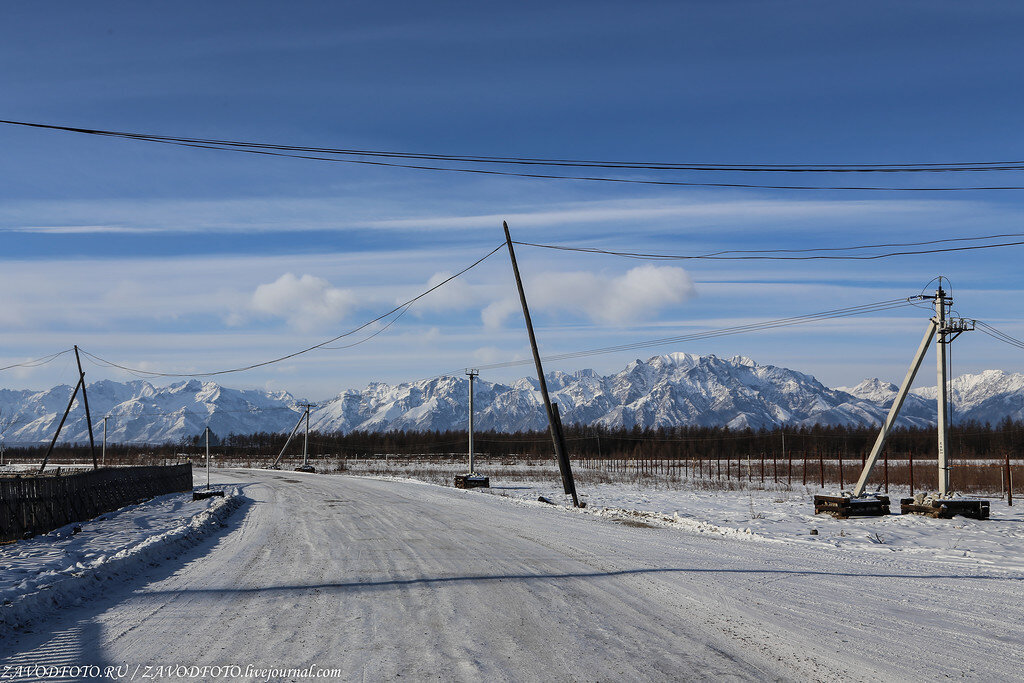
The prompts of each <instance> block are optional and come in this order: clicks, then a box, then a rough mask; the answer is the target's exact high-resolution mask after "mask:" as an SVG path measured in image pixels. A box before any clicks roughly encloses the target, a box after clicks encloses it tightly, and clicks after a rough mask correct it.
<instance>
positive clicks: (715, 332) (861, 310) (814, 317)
mask: <svg viewBox="0 0 1024 683" xmlns="http://www.w3.org/2000/svg"><path fill="white" fill-rule="evenodd" d="M911 298H912V297H911ZM911 298H901V299H888V300H885V301H876V302H874V303H869V304H861V305H859V306H848V307H846V308H836V309H832V310H828V311H820V312H818V313H809V314H806V315H798V316H792V317H789V318H779V319H776V320H764V321H760V322H756V323H749V324H747V325H735V326H733V327H722V328H718V329H711V330H704V331H701V332H694V333H691V334H684V335H678V336H674V337H662V338H659V339H647V340H644V341H638V342H631V343H627V344H619V345H616V346H605V347H601V348H595V349H588V350H583V351H570V352H567V353H559V354H552V355H547V356H542V357H541V360H542V361H543V362H554V361H561V360H572V359H576V358H585V357H587V356H597V355H601V354H606V353H617V352H620V351H633V350H636V349H643V348H649V347H652V346H666V345H669V344H679V343H684V342H691V341H698V340H701V339H713V338H716V337H725V336H730V335H734V334H745V333H747V332H757V331H760V330H770V329H776V328H780V327H790V326H793V325H803V324H808V323H813V322H820V321H824V320H832V319H836V318H847V317H852V316H857V315H867V314H870V313H881V312H884V311H890V310H895V309H898V308H904V307H907V306H913V305H914V302H913V301H911V300H910V299H911ZM532 363H533V360H532V359H519V360H510V361H503V362H499V363H489V364H486V365H476V366H474V367H476V368H477V369H480V370H497V369H500V368H511V367H517V366H521V365H530V364H532ZM461 372H462V371H461V370H453V371H450V372H443V373H440V374H437V375H433V376H431V377H423V378H420V380H417V381H422V380H428V379H440V378H442V377H456V378H458V377H460V376H461V374H460V373H461Z"/></svg>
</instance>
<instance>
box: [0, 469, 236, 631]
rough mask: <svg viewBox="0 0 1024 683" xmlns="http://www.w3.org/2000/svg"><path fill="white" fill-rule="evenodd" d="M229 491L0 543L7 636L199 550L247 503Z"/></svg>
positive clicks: (2, 619) (0, 620)
mask: <svg viewBox="0 0 1024 683" xmlns="http://www.w3.org/2000/svg"><path fill="white" fill-rule="evenodd" d="M225 494H226V495H225V496H224V497H223V498H210V499H207V500H201V501H193V500H192V499H191V498H192V496H191V493H190V492H189V493H172V494H168V495H165V496H157V497H156V498H153V499H151V500H148V501H146V502H144V503H140V504H138V505H129V506H127V507H124V508H121V509H120V510H117V511H115V512H111V513H107V514H105V515H101V516H99V517H97V518H95V519H93V520H90V521H88V522H82V523H78V524H68V525H66V526H63V527H61V528H59V529H55V530H54V531H51V532H50V533H48V534H44V535H41V536H37V537H35V538H32V539H29V540H26V541H18V542H16V543H11V544H8V545H6V546H0V635H2V634H3V633H4V632H5V631H9V630H10V629H14V628H18V627H21V626H25V625H27V624H29V623H31V622H32V621H33V620H35V619H37V618H38V617H40V616H42V615H44V614H46V613H48V612H50V611H52V610H55V609H58V608H60V607H63V606H69V605H78V604H80V603H81V602H82V601H83V600H84V599H86V598H87V597H89V596H90V595H92V594H95V593H97V592H99V591H101V590H102V589H103V587H104V585H105V584H106V582H108V581H113V580H117V579H119V580H124V579H127V578H129V577H132V576H134V575H136V574H138V573H139V572H141V571H143V570H144V569H145V568H147V567H150V566H156V565H158V564H160V563H161V562H163V561H165V560H169V559H172V558H173V557H174V556H176V555H178V554H180V553H181V552H183V551H184V550H186V549H188V548H190V547H192V546H195V545H196V544H198V543H199V542H200V541H201V540H202V539H203V538H204V537H205V536H207V535H208V534H210V533H211V532H213V531H215V530H217V529H219V528H221V527H222V526H223V525H224V521H225V520H226V519H227V518H228V517H229V516H230V515H231V513H232V512H234V511H235V510H237V509H238V508H239V507H240V506H241V504H242V502H243V500H244V496H243V495H242V494H241V492H240V491H239V490H238V489H237V488H229V489H227V490H226V491H225Z"/></svg>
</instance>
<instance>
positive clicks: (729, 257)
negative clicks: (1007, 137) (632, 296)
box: [515, 233, 1024, 261]
mask: <svg viewBox="0 0 1024 683" xmlns="http://www.w3.org/2000/svg"><path fill="white" fill-rule="evenodd" d="M996 237H1024V233H1013V234H1009V235H999V236H987V237H957V238H950V239H946V240H930V241H927V242H908V243H905V244H902V245H901V244H882V245H861V246H854V247H822V248H818V249H766V250H763V251H760V250H756V249H750V250H738V249H734V250H727V251H718V252H712V253H708V254H646V253H641V252H631V251H615V250H611V249H599V248H596V247H573V246H568V245H564V244H540V243H537V242H520V241H516V242H515V244H518V245H521V246H524V247H537V248H540V249H554V250H557V251H574V252H580V253H585V254H601V255H605V256H617V257H620V258H629V259H636V260H641V261H690V260H709V261H817V260H830V261H873V260H877V259H883V258H891V257H893V256H919V255H922V254H939V253H946V252H954V251H972V250H976V249H994V248H997V247H1013V246H1020V245H1024V240H1021V241H1014V242H1001V243H996V244H975V245H967V246H959V247H943V248H935V249H918V250H914V251H892V252H886V253H883V254H867V255H860V254H856V255H853V254H841V255H835V254H809V253H808V252H816V251H830V252H834V251H853V250H864V249H880V248H885V247H896V246H918V245H929V244H940V243H945V242H960V241H969V240H984V239H995V238H996ZM781 254H790V255H781Z"/></svg>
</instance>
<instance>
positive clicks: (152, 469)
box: [0, 464, 192, 542]
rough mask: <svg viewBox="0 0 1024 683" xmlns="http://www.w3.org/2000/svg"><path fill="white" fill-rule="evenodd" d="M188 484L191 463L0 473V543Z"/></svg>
mask: <svg viewBox="0 0 1024 683" xmlns="http://www.w3.org/2000/svg"><path fill="white" fill-rule="evenodd" d="M191 489H192V466H191V465H188V464H184V465H167V466H161V465H153V466H146V467H114V468H104V469H100V470H91V471H88V472H78V473H73V474H64V475H61V474H42V475H14V476H8V477H2V478H0V542H4V541H15V540H18V539H22V538H27V537H29V536H33V535H35V534H42V533H46V532H47V531H52V530H53V529H56V528H58V527H62V526H64V525H65V524H70V523H71V522H82V521H85V520H88V519H92V518H93V517H95V516H96V515H101V514H103V513H105V512H111V511H113V510H117V509H118V508H121V507H124V506H125V505H132V504H134V503H141V502H142V501H144V500H148V499H149V498H152V497H153V496H159V495H163V494H166V493H175V492H177V491H189V490H191Z"/></svg>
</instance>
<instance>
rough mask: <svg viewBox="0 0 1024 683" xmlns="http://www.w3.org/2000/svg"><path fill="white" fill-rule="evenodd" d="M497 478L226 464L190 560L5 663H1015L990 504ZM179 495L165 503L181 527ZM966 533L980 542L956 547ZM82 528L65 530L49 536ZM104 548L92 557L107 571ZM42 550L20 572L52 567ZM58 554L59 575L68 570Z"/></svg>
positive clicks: (667, 676) (722, 673) (1005, 568)
mask: <svg viewBox="0 0 1024 683" xmlns="http://www.w3.org/2000/svg"><path fill="white" fill-rule="evenodd" d="M489 474H490V475H491V476H492V484H493V485H494V488H492V489H490V490H480V489H476V490H470V491H460V490H456V489H453V488H451V487H450V486H441V485H437V484H430V483H424V482H420V481H412V480H409V479H402V480H394V479H388V480H381V479H379V478H373V477H366V476H344V475H341V476H323V475H319V474H301V473H296V472H291V471H266V470H240V469H236V470H218V471H215V472H214V475H213V476H214V478H215V481H218V482H221V483H223V484H226V485H228V486H229V487H237V488H239V489H244V491H245V497H246V500H249V501H252V503H251V504H247V505H245V507H244V509H243V510H240V511H239V512H238V513H237V514H236V515H234V516H232V517H231V518H230V519H228V520H227V525H228V526H227V528H224V529H221V533H216V534H212V535H209V536H207V537H206V538H205V539H203V538H200V539H198V542H196V543H194V544H190V546H189V547H187V548H183V549H182V550H181V552H180V554H179V555H175V553H174V552H170V553H166V554H165V553H164V552H162V551H154V552H151V553H148V557H146V559H145V560H144V561H135V562H130V563H129V564H128V565H127V566H126V568H125V571H124V572H123V573H121V574H119V575H118V578H119V579H120V580H119V581H109V582H100V581H96V580H95V579H93V580H92V583H97V584H99V583H106V585H107V588H106V589H103V590H99V591H96V592H94V593H93V594H92V595H91V597H90V599H83V600H82V601H81V602H80V603H78V604H76V601H77V598H78V597H85V595H86V594H85V593H79V594H78V595H77V596H76V599H70V600H67V601H66V602H65V604H64V607H65V609H62V610H59V611H57V612H51V613H49V614H45V615H44V614H40V615H39V618H38V624H37V626H36V627H35V628H34V629H33V630H32V632H29V631H25V630H18V631H13V632H11V633H10V634H9V635H5V637H4V640H3V645H4V648H3V649H4V652H3V653H2V654H0V667H3V666H12V667H16V666H28V665H32V664H55V663H66V664H95V665H102V666H108V665H112V666H121V665H125V666H128V665H131V667H133V668H132V670H133V671H134V670H135V669H134V667H135V666H139V667H143V668H141V670H142V671H144V672H147V673H150V674H152V673H153V671H154V669H153V668H152V667H155V666H159V665H165V666H176V665H185V666H203V665H208V666H229V667H238V669H237V670H238V671H239V672H240V673H239V674H238V675H237V676H234V678H237V679H240V680H293V679H296V678H298V675H297V674H285V673H279V674H276V675H268V674H265V673H246V672H248V671H250V669H251V668H252V667H255V669H254V670H255V671H257V672H264V671H266V670H270V669H276V670H277V671H279V672H280V671H285V670H287V669H289V668H305V667H314V668H315V669H317V670H321V671H323V670H330V671H333V672H334V673H333V674H331V675H330V676H329V678H330V679H331V680H353V679H359V680H367V679H369V680H393V679H397V678H399V677H401V678H406V679H412V680H428V679H429V680H438V679H440V680H482V679H487V680H552V679H564V680H680V679H715V680H718V679H730V680H751V679H754V680H766V679H770V680H839V679H842V680H851V681H856V680H871V681H876V680H886V681H888V680H910V679H916V678H921V679H933V678H967V679H975V678H977V679H986V680H997V681H1002V680H1006V681H1009V680H1019V674H1020V671H1021V670H1022V668H1024V657H1022V654H1021V653H1022V652H1024V590H1022V589H1021V585H1022V583H1021V582H1022V581H1024V568H1022V567H1021V566H1020V564H1017V562H1019V558H1020V556H1021V552H1020V550H1021V543H1020V536H1019V532H1018V531H1016V528H1018V527H1020V526H1021V521H1022V520H1021V518H1020V517H1019V516H1014V515H1013V514H1012V513H1014V512H1015V511H1016V510H1017V509H1018V508H1016V507H1015V508H1013V509H1012V510H1010V509H1007V508H1005V505H1003V506H1002V507H1000V506H999V505H995V506H994V507H993V519H992V520H989V521H987V522H970V521H968V520H962V519H954V520H946V521H943V520H931V519H925V518H917V517H914V518H911V517H907V518H901V517H898V516H893V517H890V518H882V519H859V520H847V521H837V520H832V519H831V518H825V517H814V516H812V515H810V514H809V508H810V503H809V500H808V499H807V498H806V497H805V496H804V492H802V491H801V492H800V495H799V496H797V495H796V492H792V491H782V490H779V491H759V492H755V491H721V490H711V489H704V490H697V491H692V490H691V491H686V490H671V489H662V490H644V489H640V488H637V487H636V486H635V485H633V486H631V485H629V484H621V483H620V484H614V485H610V484H598V483H593V482H590V483H587V484H585V485H583V484H582V483H581V487H580V491H581V493H582V494H583V496H584V497H585V499H586V500H587V501H588V502H589V505H588V507H587V508H586V509H585V510H574V509H571V508H566V507H564V506H551V505H545V504H543V503H539V502H537V500H536V497H537V496H538V495H545V496H548V497H550V498H552V499H553V500H556V501H558V502H564V500H565V497H564V495H562V494H561V493H560V491H559V487H558V486H557V478H556V477H553V476H549V475H551V474H553V471H544V472H542V473H538V476H531V477H523V478H520V479H518V480H516V479H512V478H505V477H504V476H503V475H501V473H499V472H489ZM199 478H200V479H201V477H199ZM581 481H582V478H581ZM168 500H169V499H168V498H167V497H165V498H164V499H157V500H155V501H152V504H153V505H156V506H160V505H163V506H164V508H163V509H164V510H165V511H166V512H167V513H168V514H170V515H171V516H172V517H173V516H174V515H175V514H177V513H175V512H174V509H173V508H174V503H173V502H169V503H168ZM776 501H780V502H776ZM191 504H192V503H191V502H186V503H182V505H183V506H187V505H191ZM228 504H229V503H224V504H223V505H228ZM206 505H213V506H216V505H217V503H212V504H211V503H206ZM181 510H182V508H181V507H179V508H178V511H179V512H180V511H181ZM213 512H214V510H213V508H209V507H208V508H206V509H205V510H204V511H203V512H200V515H199V516H200V517H201V516H202V514H204V513H210V514H213ZM676 512H678V516H677V515H676V514H675V513H676ZM114 517H115V518H116V517H120V518H121V521H120V524H121V525H122V526H123V527H124V531H119V532H117V533H115V534H114V536H117V537H121V538H124V537H126V536H131V537H133V538H138V537H139V536H138V535H141V536H147V535H151V536H153V537H160V536H161V535H162V534H161V532H160V531H159V530H158V529H154V530H153V531H151V532H149V533H148V534H147V532H145V531H140V530H139V526H140V525H139V524H138V522H137V521H135V520H144V519H147V513H146V512H145V506H137V507H135V508H132V509H127V510H124V511H122V512H121V513H118V515H116V516H114ZM149 517H151V518H152V519H153V520H155V521H156V522H159V520H161V519H163V518H164V517H163V516H162V515H159V514H154V515H149ZM184 518H188V515H178V520H179V522H180V521H181V520H182V519H184ZM192 519H193V520H194V519H198V517H195V516H193V517H192ZM107 521H111V520H110V519H108V520H101V521H100V523H104V522H107ZM210 522H211V524H214V525H215V526H216V527H217V528H220V526H219V524H220V522H219V521H216V520H210ZM151 523H152V522H151ZM170 526H171V527H177V528H181V527H180V524H178V523H175V524H171V525H170ZM186 526H187V524H186ZM156 527H157V528H159V527H160V524H159V523H157V524H156ZM811 528H817V529H818V530H819V534H818V535H817V536H816V537H812V536H810V533H809V532H810V529H811ZM747 529H750V532H749V533H748V532H747ZM874 533H877V534H878V537H879V538H875V540H872V539H871V538H869V537H868V534H874ZM137 534H138V535H137ZM968 536H969V537H970V538H972V539H987V541H986V542H987V543H988V545H985V546H981V545H974V546H958V547H952V545H950V546H947V545H946V544H947V543H948V540H947V541H943V540H941V539H953V544H958V543H960V541H957V540H956V539H959V538H966V537H968ZM84 537H86V536H85V531H83V532H82V533H79V534H77V535H72V536H71V537H70V538H68V537H67V536H64V537H61V536H60V534H59V533H57V534H55V535H54V538H53V539H52V540H51V544H59V543H65V542H69V543H71V544H74V543H77V542H78V540H77V539H80V538H84ZM112 538H113V537H112ZM925 539H939V540H929V541H926V540H925ZM36 540H41V539H36ZM33 542H34V541H33ZM964 542H966V541H964ZM144 544H145V541H142V542H140V543H139V544H138V547H140V548H142V547H144ZM15 545H18V544H15ZM100 545H101V544H99V543H89V544H86V545H85V546H84V547H82V546H80V547H78V548H77V552H80V553H88V554H89V557H92V558H93V559H97V557H98V555H102V554H104V553H103V552H102V548H100ZM113 545H116V544H112V545H111V548H110V549H109V550H108V552H112V551H113ZM24 547H26V548H28V547H31V546H30V545H26V546H24ZM94 552H95V555H94V554H92V553H94ZM37 553H38V554H37V555H36V556H35V559H34V560H33V559H32V558H31V557H28V556H26V562H27V563H29V564H31V562H36V563H38V565H39V566H40V567H44V568H45V566H46V565H45V563H46V562H47V561H48V556H47V554H46V553H40V552H39V551H38V550H37ZM1000 553H1002V555H1000ZM61 557H62V556H60V555H59V554H57V555H56V559H55V565H54V567H65V569H66V568H67V567H68V564H67V563H66V562H64V561H63V560H62V559H61ZM83 564H87V563H85V562H83ZM98 566H99V568H100V569H99V572H100V576H102V575H103V571H104V570H103V567H104V566H105V563H100V564H99V565H98ZM54 574H55V575H57V576H58V577H59V576H69V575H70V576H73V575H74V574H75V570H74V569H72V570H71V571H70V572H68V571H66V570H65V571H63V572H60V571H56V572H55V573H54ZM85 578H86V579H89V578H90V577H88V576H86V577H85ZM68 580H70V579H68ZM32 581H34V579H32ZM32 581H29V582H27V583H26V585H27V586H35V587H36V588H38V589H39V590H37V591H36V594H40V593H45V592H47V591H46V589H44V588H42V586H39V585H36V584H35V583H33V582H32ZM87 582H88V581H87ZM147 666H148V667H151V668H150V669H148V670H147V669H145V668H144V667H147ZM155 671H156V672H157V673H159V672H160V671H162V670H160V669H156V670H155ZM186 673H187V672H186ZM175 676H176V674H175V673H174V671H173V670H169V671H164V673H163V674H162V675H159V676H157V677H158V678H162V679H167V680H169V679H171V678H175ZM178 677H181V676H178ZM125 679H127V676H126V677H125ZM25 680H30V679H29V678H26V679H25Z"/></svg>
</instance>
